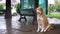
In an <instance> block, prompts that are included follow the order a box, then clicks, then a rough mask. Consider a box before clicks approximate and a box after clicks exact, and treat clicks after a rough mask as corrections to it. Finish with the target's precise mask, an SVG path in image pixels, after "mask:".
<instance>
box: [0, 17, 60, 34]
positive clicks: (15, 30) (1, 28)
mask: <svg viewBox="0 0 60 34" xmlns="http://www.w3.org/2000/svg"><path fill="white" fill-rule="evenodd" d="M26 18H27V20H28V21H27V22H19V21H18V20H19V16H13V17H12V19H4V17H3V16H0V34H59V33H60V25H58V24H60V22H59V21H60V19H56V18H48V21H49V22H51V24H55V25H54V28H53V30H51V31H49V32H45V33H41V32H38V33H37V32H36V29H37V24H35V25H33V24H32V20H33V17H29V16H27V17H26ZM52 20H53V21H52ZM23 21H24V20H23ZM53 22H54V23H53Z"/></svg>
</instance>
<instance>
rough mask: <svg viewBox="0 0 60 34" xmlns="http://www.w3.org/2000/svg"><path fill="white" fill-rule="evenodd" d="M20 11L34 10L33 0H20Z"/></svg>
mask: <svg viewBox="0 0 60 34" xmlns="http://www.w3.org/2000/svg"><path fill="white" fill-rule="evenodd" d="M21 4H22V6H21V9H31V8H34V0H21Z"/></svg>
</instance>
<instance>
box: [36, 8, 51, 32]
mask: <svg viewBox="0 0 60 34" xmlns="http://www.w3.org/2000/svg"><path fill="white" fill-rule="evenodd" d="M36 12H37V22H38V29H37V32H39V31H40V30H41V31H40V32H46V31H50V29H51V28H52V27H51V24H49V23H48V20H47V17H46V16H45V15H44V13H43V9H42V8H41V7H37V8H36Z"/></svg>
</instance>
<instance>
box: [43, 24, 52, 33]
mask: <svg viewBox="0 0 60 34" xmlns="http://www.w3.org/2000/svg"><path fill="white" fill-rule="evenodd" d="M48 29H49V30H50V29H52V27H51V25H50V24H49V25H48V26H47V28H46V29H45V30H44V32H46V31H47V30H48Z"/></svg>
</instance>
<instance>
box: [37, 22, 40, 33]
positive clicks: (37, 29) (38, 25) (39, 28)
mask: <svg viewBox="0 0 60 34" xmlns="http://www.w3.org/2000/svg"><path fill="white" fill-rule="evenodd" d="M40 29H41V25H40V23H38V29H37V32H39V31H40Z"/></svg>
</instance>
